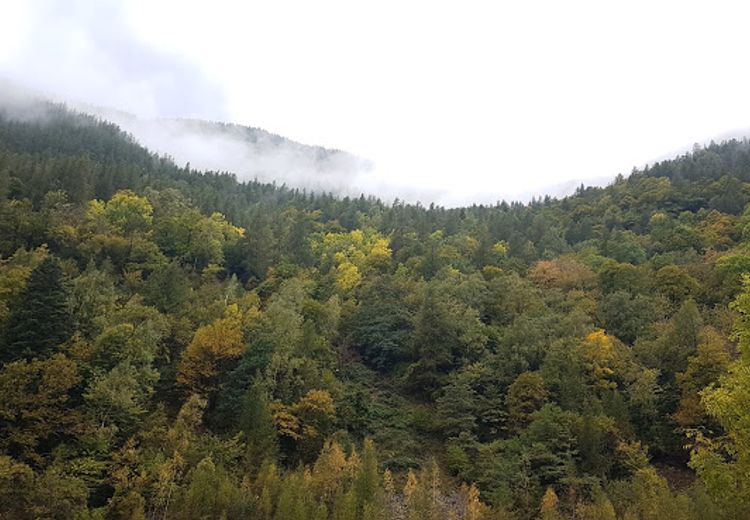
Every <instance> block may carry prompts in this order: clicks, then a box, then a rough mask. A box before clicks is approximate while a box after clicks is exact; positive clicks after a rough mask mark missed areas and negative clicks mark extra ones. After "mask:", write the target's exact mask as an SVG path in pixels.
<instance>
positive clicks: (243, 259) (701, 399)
mask: <svg viewBox="0 0 750 520" xmlns="http://www.w3.org/2000/svg"><path fill="white" fill-rule="evenodd" d="M749 181H750V145H749V144H748V142H747V141H737V140H734V141H728V142H725V143H721V144H712V145H711V146H709V147H707V148H705V149H697V150H695V151H694V152H693V153H690V154H686V155H684V156H681V157H678V158H675V159H674V160H669V161H663V162H661V163H659V164H656V165H654V166H652V167H650V168H649V169H648V170H646V171H641V172H636V173H634V174H633V175H631V176H630V177H628V178H618V179H616V180H615V182H613V183H612V184H611V185H610V186H608V187H606V188H581V189H579V190H578V191H577V192H576V194H575V195H572V196H570V197H566V198H563V199H559V200H557V199H550V198H546V199H544V200H538V201H534V202H532V203H530V204H519V203H510V204H507V203H500V204H497V205H493V206H471V207H465V208H456V209H445V208H441V207H438V206H430V207H423V206H421V205H411V204H404V203H399V202H397V203H395V204H385V203H383V202H381V201H379V200H377V199H375V198H365V197H359V198H347V197H343V198H340V197H335V196H333V195H330V194H326V193H308V192H304V191H301V190H295V189H290V188H287V187H283V186H277V185H274V184H268V183H261V182H258V181H249V182H239V181H238V180H237V178H236V177H235V176H233V175H231V174H228V173H215V172H202V171H197V170H195V169H193V168H187V167H180V166H177V165H175V164H174V163H173V161H172V160H170V159H168V158H165V157H159V156H157V155H155V154H153V153H151V152H150V151H148V150H147V149H145V148H143V147H142V146H140V145H139V144H138V143H136V142H135V141H134V140H133V139H132V138H131V137H130V136H129V135H128V134H126V133H124V132H122V131H121V130H120V129H119V128H118V127H117V126H116V125H113V124H111V123H107V122H104V121H101V120H99V119H97V118H94V117H91V116H87V115H84V114H79V113H76V112H72V111H69V110H68V109H66V108H65V107H62V106H57V105H46V106H45V107H43V109H39V110H36V109H35V110H23V111H20V112H19V111H15V112H14V113H12V114H11V113H10V112H8V111H5V112H2V111H0V395H2V396H3V399H1V400H0V517H8V518H37V517H56V518H88V517H94V518H101V517H106V518H157V517H158V518H165V517H166V518H263V519H278V520H289V519H297V518H301V519H308V518H309V519H317V520H324V519H328V518H332V519H337V520H338V519H344V518H346V519H355V518H357V519H358V518H367V519H371V518H389V519H390V518H397V519H400V518H404V519H406V518H410V519H412V518H414V519H416V518H420V519H422V518H434V519H439V518H440V519H442V518H459V519H466V520H469V519H471V520H477V519H480V518H481V519H486V520H488V519H492V518H536V517H541V518H592V519H593V518H628V519H630V518H644V519H646V518H649V519H650V518H695V519H698V518H701V519H703V518H717V519H723V518H727V519H728V518H743V517H747V516H748V515H750V502H749V501H748V496H750V494H749V493H746V492H745V491H746V490H747V489H750V481H748V478H747V475H748V472H747V471H745V468H746V465H747V463H748V460H750V453H748V452H747V446H748V444H747V442H746V440H747V435H748V431H747V426H746V425H747V424H748V422H747V418H748V412H747V407H746V395H747V389H748V388H750V381H748V380H747V374H748V369H747V359H750V358H749V357H748V355H747V354H748V353H747V352H745V351H746V350H747V345H748V344H750V343H748V338H750V327H748V321H747V316H748V315H750V286H748V285H747V283H748V282H744V284H743V277H744V276H745V275H746V274H748V272H750V250H749V248H748V242H747V240H748V237H749V236H750V235H749V232H748V229H750V228H748V224H750V212H748V211H747V210H746V206H747V204H748V202H749V201H750V190H749V188H750V186H749V185H748V182H749ZM741 354H745V355H744V356H742V355H741ZM727 490H730V492H727Z"/></svg>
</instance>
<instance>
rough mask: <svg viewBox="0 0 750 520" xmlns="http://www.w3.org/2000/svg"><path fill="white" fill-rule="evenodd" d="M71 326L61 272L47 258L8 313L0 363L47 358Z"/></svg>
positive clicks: (50, 259) (58, 266)
mask: <svg viewBox="0 0 750 520" xmlns="http://www.w3.org/2000/svg"><path fill="white" fill-rule="evenodd" d="M71 322H72V320H71V315H70V312H69V307H68V288H67V287H66V285H65V282H64V279H63V272H62V269H61V268H60V264H59V263H58V262H57V260H56V259H54V258H53V257H51V256H48V257H47V258H45V259H44V260H43V261H42V263H41V264H39V266H37V268H36V269H34V270H33V271H32V272H31V276H30V277H29V281H28V284H27V285H26V289H25V290H24V291H23V293H22V294H21V295H20V296H19V298H18V301H17V302H16V304H15V305H14V306H13V308H12V309H11V314H10V318H9V320H8V329H7V332H6V335H5V341H4V345H3V349H2V351H0V361H2V362H5V363H8V362H10V361H13V360H16V359H31V358H34V357H38V358H42V357H47V356H49V355H50V354H51V353H52V352H53V350H54V349H55V347H57V346H59V345H60V344H61V343H63V342H64V341H66V340H67V339H68V338H69V337H70V334H71V332H72V323H71Z"/></svg>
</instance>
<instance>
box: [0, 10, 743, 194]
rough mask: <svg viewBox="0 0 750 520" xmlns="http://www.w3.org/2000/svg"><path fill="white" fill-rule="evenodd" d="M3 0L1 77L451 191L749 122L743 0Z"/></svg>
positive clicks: (510, 185) (531, 178)
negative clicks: (313, 151)
mask: <svg viewBox="0 0 750 520" xmlns="http://www.w3.org/2000/svg"><path fill="white" fill-rule="evenodd" d="M0 1H1V2H2V13H3V16H2V19H1V20H0V75H3V76H5V77H7V78H10V79H12V80H16V81H21V82H23V83H25V84H27V85H30V86H32V87H35V88H37V89H41V90H43V91H46V92H50V93H54V94H57V95H59V96H62V97H65V98H71V99H78V100H84V101H88V102H91V103H96V104H102V105H108V106H112V107H116V108H119V109H123V110H127V111H130V112H134V113H137V114H139V115H142V116H148V117H153V116H170V117H171V116H185V117H187V116H190V117H201V118H207V119H221V120H228V121H233V122H237V123H242V124H248V125H251V126H259V127H262V128H265V129H268V130H270V131H272V132H275V133H278V134H282V135H284V136H287V137H290V138H292V139H295V140H298V141H301V142H304V143H309V144H320V145H325V146H328V147H334V148H340V149H344V150H347V151H350V152H353V153H355V154H358V155H360V156H363V157H366V158H369V159H372V160H373V161H374V163H375V169H374V170H373V172H372V175H375V176H377V177H378V179H379V180H380V181H382V182H383V183H387V184H388V185H390V186H394V187H396V188H399V187H403V189H404V192H405V193H406V192H409V193H413V192H414V190H415V189H417V190H419V189H421V188H429V190H430V191H431V192H434V193H436V195H435V198H437V199H438V201H439V202H443V203H448V204H456V203H468V202H472V201H484V202H486V201H492V200H497V199H501V198H514V197H516V196H519V195H520V194H528V193H530V192H534V193H539V192H540V191H545V190H547V191H549V190H552V188H549V187H550V186H554V185H559V184H562V183H565V182H567V181H571V180H576V181H579V180H585V179H594V178H598V179H601V178H611V177H613V176H614V175H616V174H617V173H620V172H622V173H629V171H630V170H631V168H632V167H633V166H635V165H638V166H640V165H642V164H643V163H645V162H646V161H649V160H652V159H654V158H658V157H662V156H664V155H667V154H670V153H672V152H676V151H679V150H682V149H684V148H685V147H687V146H689V145H691V144H692V143H695V142H704V141H705V140H706V139H709V138H711V137H714V136H717V135H723V134H726V133H727V132H734V133H738V132H741V131H743V130H744V129H747V128H750V102H748V97H749V95H750V67H748V37H747V21H748V19H750V16H749V15H750V8H748V7H745V5H747V4H746V3H744V2H735V3H731V2H719V1H711V2H687V1H684V0H683V1H677V2H659V1H656V0H650V1H645V2H639V1H628V2H617V5H616V6H615V2H603V1H601V0H600V1H592V2H578V1H566V2H560V1H559V0H558V1H549V2H545V1H535V2H500V1H486V2H473V1H470V0H463V1H455V2H440V1H436V0H432V1H425V2H421V1H408V0H401V1H390V0H378V1H374V2H373V1H370V2H359V1H355V0H341V1H309V0H307V1H305V0H301V1H294V2H292V1H279V0H275V1H266V2H250V1H236V2H233V1H227V0H212V1H211V2H208V1H205V0H202V1H200V2H198V1H196V2H191V1H186V0H179V1H178V0H175V1H158V0H128V1H123V2H114V1H109V0H90V1H82V0H28V1H24V2H19V1H14V0H0ZM743 4H745V5H743ZM425 202H429V201H425Z"/></svg>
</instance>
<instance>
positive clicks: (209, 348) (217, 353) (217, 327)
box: [177, 304, 245, 395]
mask: <svg viewBox="0 0 750 520" xmlns="http://www.w3.org/2000/svg"><path fill="white" fill-rule="evenodd" d="M242 318H243V316H242V312H241V311H240V310H239V308H238V307H237V305H236V304H232V305H229V306H227V309H226V311H225V316H224V317H223V318H220V319H218V320H216V321H214V322H212V323H209V324H208V325H204V326H203V327H200V328H199V329H198V330H197V331H196V332H195V336H193V340H192V341H191V342H190V345H188V347H187V349H185V352H184V354H183V355H182V360H181V361H180V366H179V369H178V372H177V382H178V383H179V384H180V385H183V386H185V387H187V388H188V389H189V390H190V391H192V392H196V393H200V394H202V395H207V394H209V393H211V392H212V391H214V390H215V389H216V384H217V381H216V379H217V376H218V375H219V374H220V373H221V369H222V366H223V365H224V364H225V362H227V361H229V360H233V359H236V358H238V357H240V356H241V355H242V353H243V352H244V350H245V343H244V340H243V332H242Z"/></svg>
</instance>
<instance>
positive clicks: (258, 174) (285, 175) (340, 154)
mask: <svg viewBox="0 0 750 520" xmlns="http://www.w3.org/2000/svg"><path fill="white" fill-rule="evenodd" d="M72 108H73V109H74V110H75V111H77V112H80V113H79V114H77V115H76V117H78V118H79V119H81V120H87V119H91V116H94V117H95V118H100V119H103V120H105V121H107V122H111V123H112V124H113V125H112V128H111V129H110V131H115V130H116V128H115V125H116V126H117V127H119V128H120V129H122V130H124V131H125V132H127V133H129V134H131V136H132V137H133V138H134V139H135V140H136V141H137V142H138V143H140V144H141V145H143V146H144V147H146V148H148V149H149V150H151V151H153V152H156V153H158V154H159V155H166V156H169V157H170V158H172V159H173V160H174V161H175V163H176V164H179V165H185V164H187V163H189V164H190V165H191V167H192V168H195V169H199V170H209V171H221V172H231V173H233V174H235V175H236V176H237V177H238V178H239V179H240V180H258V181H260V182H268V183H275V184H277V185H282V184H286V185H288V186H291V187H295V188H301V189H308V190H315V191H318V192H321V191H324V192H333V193H336V194H340V195H359V194H360V191H359V190H358V188H357V187H358V186H359V185H360V183H359V182H357V181H358V177H359V176H361V175H364V174H367V173H368V172H369V171H371V169H372V163H371V162H370V161H368V160H366V159H362V158H359V157H357V156H355V155H352V154H350V153H348V152H345V151H342V150H334V149H329V148H324V147H321V146H311V145H306V144H302V143H298V142H295V141H292V140H291V139H287V138H285V137H283V136H279V135H275V134H272V133H270V132H267V131H265V130H263V129H261V128H253V127H248V126H242V125H237V124H228V123H221V122H210V121H202V120H194V119H146V118H140V117H137V116H135V115H132V114H128V113H125V112H121V111H117V110H113V109H109V108H103V107H97V106H92V105H87V104H81V103H79V104H73V105H72ZM63 111H64V108H63V105H62V104H56V103H53V102H50V101H49V100H47V99H44V98H43V97H41V96H40V95H37V94H35V93H31V92H29V91H26V90H24V89H22V88H19V87H16V86H13V85H9V84H7V83H2V82H0V115H3V116H5V117H7V118H9V119H12V120H15V121H18V122H27V123H29V122H30V123H33V122H37V123H39V122H43V121H46V120H49V119H50V118H59V117H63V116H64V114H63V113H62V112H63ZM85 115H89V117H88V118H87V117H86V116H85ZM25 131H26V132H28V129H26V130H25ZM74 133H75V132H74ZM11 134H12V135H10V136H6V138H7V139H18V140H21V141H23V142H24V143H25V146H28V145H29V144H32V143H33V141H34V140H33V139H31V140H29V135H26V134H24V130H23V129H21V128H20V127H19V128H17V129H14V131H13V132H11ZM78 141H79V142H82V141H81V140H78ZM58 144H62V143H58ZM87 146H88V147H89V150H88V151H89V152H92V151H95V150H92V149H91V148H94V149H95V148H96V145H94V144H93V143H87ZM60 151H62V152H65V150H60ZM79 151H80V150H72V149H71V150H68V153H77V152H79Z"/></svg>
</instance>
